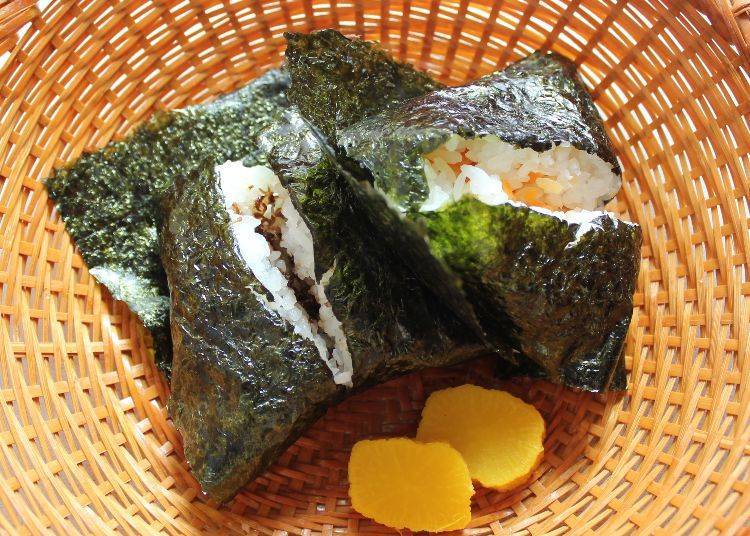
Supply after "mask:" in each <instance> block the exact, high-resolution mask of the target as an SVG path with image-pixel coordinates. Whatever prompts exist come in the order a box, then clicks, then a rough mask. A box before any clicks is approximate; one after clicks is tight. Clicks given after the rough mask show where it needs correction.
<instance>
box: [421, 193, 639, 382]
mask: <svg viewBox="0 0 750 536" xmlns="http://www.w3.org/2000/svg"><path fill="white" fill-rule="evenodd" d="M415 219H416V220H417V221H418V222H419V224H420V225H423V226H425V227H426V228H427V235H428V236H429V237H430V247H431V249H432V251H433V252H434V253H435V255H436V256H438V257H439V258H441V259H443V260H444V261H445V262H446V263H447V264H448V265H449V266H450V267H451V268H452V269H453V270H454V271H455V272H456V273H457V274H459V275H460V276H461V279H462V280H463V282H464V288H465V289H466V292H467V294H468V296H469V298H470V300H471V302H472V303H473V304H474V307H475V309H476V312H477V315H478V317H479V318H480V320H481V322H482V325H483V326H484V327H485V329H486V330H487V331H488V332H491V333H498V334H502V335H503V337H504V338H505V340H506V341H507V342H508V344H509V345H510V346H511V347H513V348H514V349H516V350H517V351H518V352H519V353H520V355H522V356H524V357H526V358H529V359H531V360H532V361H533V362H534V363H536V364H538V365H540V366H541V368H542V369H543V370H544V376H545V377H546V378H548V379H550V380H551V381H554V382H557V383H562V384H564V385H567V386H570V387H577V388H580V389H584V390H587V391H593V392H602V391H607V390H622V389H625V387H626V378H625V368H624V361H623V349H624V343H625V336H626V334H627V331H628V326H629V324H630V318H631V315H632V311H633V303H632V299H633V292H634V290H635V282H636V278H637V275H638V267H639V262H640V245H641V230H640V227H638V226H636V225H633V224H630V223H626V222H622V221H619V220H617V219H616V218H613V217H611V216H610V215H608V214H602V215H601V216H599V217H596V218H594V219H592V220H591V221H587V222H584V223H574V222H568V221H565V220H562V219H560V218H557V217H555V216H550V215H548V214H543V213H540V212H537V211H535V210H533V209H530V208H528V207H524V206H514V205H510V204H505V205H498V206H489V205H485V204H483V203H481V202H480V201H477V200H474V199H462V200H461V201H459V202H458V203H455V204H453V205H450V206H448V207H446V209H445V210H441V211H439V212H436V213H431V214H425V215H424V216H416V217H415Z"/></svg>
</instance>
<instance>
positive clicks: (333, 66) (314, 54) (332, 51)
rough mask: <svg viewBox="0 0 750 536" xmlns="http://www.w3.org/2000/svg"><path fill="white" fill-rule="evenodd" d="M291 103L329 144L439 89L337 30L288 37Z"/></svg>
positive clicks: (376, 49) (423, 76) (380, 51)
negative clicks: (346, 130) (372, 117)
mask: <svg viewBox="0 0 750 536" xmlns="http://www.w3.org/2000/svg"><path fill="white" fill-rule="evenodd" d="M284 36H285V37H286V40H287V49H286V66H287V69H289V74H290V77H291V79H292V84H291V86H290V88H289V100H290V101H292V102H294V103H295V104H296V105H297V106H298V107H299V109H300V112H301V113H302V115H303V116H305V117H307V118H308V119H309V120H310V121H312V123H313V124H314V125H315V126H316V127H317V128H318V129H320V131H321V132H322V133H323V134H324V135H325V136H326V137H328V139H329V140H335V138H336V136H337V134H339V133H340V132H341V131H342V129H344V128H346V127H347V126H349V125H351V124H352V123H354V122H356V121H358V120H360V119H363V118H365V117H367V116H368V115H371V114H374V113H377V112H380V111H382V110H383V109H384V108H388V107H389V106H391V105H393V104H396V103H398V102H400V101H402V100H404V99H408V98H410V97H415V96H418V95H423V94H425V93H426V92H428V91H432V90H434V89H437V88H439V87H442V85H441V84H440V83H438V82H436V81H435V80H433V79H432V78H430V76H428V75H427V74H425V73H422V72H419V71H416V70H415V69H414V68H413V67H412V66H410V65H408V64H405V63H400V62H397V61H395V60H394V59H392V58H391V57H390V56H389V55H388V54H387V53H386V52H385V51H384V50H383V49H381V48H380V46H379V45H378V44H377V43H372V42H368V41H362V40H361V39H356V38H355V39H348V38H346V37H344V36H343V35H342V34H340V33H339V32H337V31H335V30H321V31H318V32H312V33H309V34H299V33H286V34H284Z"/></svg>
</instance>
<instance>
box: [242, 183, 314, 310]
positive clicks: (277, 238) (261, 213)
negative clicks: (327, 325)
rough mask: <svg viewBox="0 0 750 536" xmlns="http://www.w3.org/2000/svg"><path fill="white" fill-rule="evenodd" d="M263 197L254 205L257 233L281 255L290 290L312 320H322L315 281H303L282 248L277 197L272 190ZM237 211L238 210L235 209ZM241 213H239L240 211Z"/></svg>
mask: <svg viewBox="0 0 750 536" xmlns="http://www.w3.org/2000/svg"><path fill="white" fill-rule="evenodd" d="M261 194H262V195H261V197H259V198H258V199H256V200H255V203H254V204H253V211H252V213H253V216H254V217H255V218H257V219H259V220H260V224H259V225H258V228H257V232H258V233H259V234H261V235H262V236H263V238H265V239H266V240H267V241H268V243H269V244H270V245H271V249H273V250H274V251H278V252H279V253H281V261H282V262H283V263H284V264H285V265H286V267H287V271H286V274H285V275H286V277H287V281H288V282H289V288H291V289H292V291H293V292H294V296H295V297H296V298H297V301H298V302H299V304H300V305H301V306H302V308H303V309H304V310H305V311H306V312H307V314H308V316H309V317H310V319H311V320H315V321H318V320H320V304H319V303H318V300H317V299H316V297H315V295H314V294H313V290H312V287H313V285H315V281H313V280H312V279H310V278H307V279H302V278H301V277H299V276H298V275H297V274H296V273H295V271H294V259H293V258H292V256H291V255H290V254H289V252H288V251H287V250H286V249H285V248H283V247H282V246H281V222H282V220H284V216H283V215H282V214H281V208H276V207H275V206H274V204H275V202H276V195H275V194H274V193H273V192H271V191H270V190H267V191H261ZM269 207H271V211H270V215H268V216H266V213H267V212H268V208H269ZM235 210H237V208H235ZM238 212H239V211H238Z"/></svg>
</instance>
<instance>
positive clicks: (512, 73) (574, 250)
mask: <svg viewBox="0 0 750 536" xmlns="http://www.w3.org/2000/svg"><path fill="white" fill-rule="evenodd" d="M311 54H313V53H311ZM307 63H308V64H315V61H314V58H313V59H309V60H307ZM327 63H330V61H328V62H327ZM296 76H299V77H300V79H303V80H307V81H308V85H307V88H306V91H307V92H309V93H312V94H314V93H316V92H322V93H326V92H329V91H331V90H330V88H331V84H330V83H326V84H322V85H316V84H318V82H317V80H316V78H315V77H309V78H306V77H304V76H302V75H301V74H299V73H295V72H292V73H291V78H292V83H291V84H292V87H294V85H295V77H296ZM290 100H291V101H292V103H293V104H297V102H295V95H294V93H293V92H290ZM378 106H381V110H382V111H381V112H379V113H377V114H374V115H373V114H370V116H369V117H367V118H365V119H362V120H361V121H359V122H353V121H347V120H346V119H345V120H343V121H342V124H346V123H349V124H350V126H349V127H348V128H347V129H345V130H344V131H341V132H340V133H339V136H338V143H339V144H340V145H339V149H341V148H342V147H343V148H344V149H345V151H346V153H347V155H348V157H351V158H353V159H354V160H355V161H356V165H354V164H352V162H351V160H350V159H349V158H348V157H343V155H341V154H339V158H340V159H341V160H342V163H343V164H344V165H345V166H346V167H347V169H349V170H351V171H352V172H353V174H354V175H356V176H357V177H358V178H359V179H361V180H360V181H352V182H353V184H354V186H355V190H357V192H358V195H359V196H360V197H363V198H368V199H369V201H367V202H366V203H365V204H366V206H367V207H368V209H369V216H368V221H369V223H370V224H371V225H372V229H373V232H377V233H379V234H381V236H383V237H384V240H386V241H388V242H389V244H390V245H391V247H392V248H393V249H394V250H395V251H399V252H400V254H401V255H402V256H404V257H405V258H409V256H410V255H412V254H413V251H416V250H418V249H419V247H423V245H424V244H425V241H424V240H423V239H420V240H416V241H415V240H413V239H412V237H413V236H420V235H421V236H423V237H426V238H428V241H429V246H428V247H429V248H430V249H431V251H432V253H433V254H434V260H433V261H429V260H425V259H426V257H425V255H423V254H420V255H419V256H418V258H415V259H411V260H412V264H413V265H414V266H419V267H420V271H421V272H422V273H423V274H429V276H430V278H431V279H432V280H433V281H441V282H442V284H441V286H440V289H441V293H440V297H441V299H443V298H444V297H445V296H449V297H454V296H457V295H459V294H461V295H465V296H466V297H467V298H465V299H464V300H463V301H461V300H452V301H451V300H448V301H447V303H450V304H451V305H452V306H453V308H454V309H455V310H457V311H460V310H465V307H469V308H471V312H470V313H469V314H462V315H461V316H462V317H463V318H470V317H471V318H477V317H478V318H479V321H480V323H481V329H482V331H483V333H484V336H485V339H486V340H488V341H489V342H490V343H491V344H492V345H493V346H494V347H496V348H498V349H500V350H502V349H504V348H507V346H510V347H511V348H513V352H501V353H502V354H503V355H505V356H506V357H507V356H509V355H513V356H515V357H516V358H517V359H516V361H517V364H518V367H517V368H511V370H510V372H511V373H512V372H519V371H520V372H523V373H534V374H536V375H539V374H543V375H544V376H545V377H548V378H549V379H551V380H552V381H556V382H560V383H564V384H566V385H570V386H573V387H580V388H582V389H586V390H590V391H606V390H609V389H613V390H617V389H622V388H624V387H625V375H624V367H623V363H622V350H623V339H624V336H625V333H626V331H627V327H628V324H629V322H630V316H631V311H632V293H633V289H634V285H635V280H636V276H637V273H638V258H639V246H640V242H641V235H640V229H639V228H637V227H636V226H633V225H630V224H626V223H623V222H615V220H612V219H610V218H608V217H604V218H600V219H599V220H597V222H596V223H597V225H596V226H593V227H592V228H591V229H590V230H589V232H587V233H585V234H584V235H583V237H582V238H581V239H580V240H578V241H576V240H575V236H576V234H577V233H578V232H579V231H583V229H580V227H579V226H578V225H576V224H568V223H565V222H562V221H561V220H560V219H558V218H555V217H552V216H548V215H543V214H541V213H538V212H535V211H533V210H529V209H526V208H523V207H514V206H511V205H507V206H501V207H488V206H485V205H482V204H481V203H478V202H472V201H465V202H461V203H458V204H456V205H454V206H451V207H449V208H448V209H446V210H445V211H442V212H440V213H437V214H429V215H424V214H420V213H419V212H418V211H417V210H413V209H415V208H417V207H418V206H419V205H420V204H421V202H422V201H423V200H424V199H425V198H426V195H427V187H426V183H425V179H424V174H423V170H422V164H421V160H420V157H421V155H422V154H424V153H425V152H429V151H432V150H434V149H435V148H437V147H438V146H439V145H440V144H441V143H443V142H444V141H445V140H446V139H447V138H448V137H449V136H450V135H451V134H452V133H458V134H461V135H462V136H465V137H472V136H480V135H487V134H494V135H497V136H499V137H500V138H502V139H503V140H505V141H507V142H510V143H513V144H515V145H517V146H520V147H529V148H532V149H534V150H537V151H541V150H546V149H549V148H550V147H551V146H552V144H557V143H562V142H566V143H570V144H572V145H574V146H575V147H578V148H580V149H582V150H585V151H587V152H590V153H595V154H597V155H599V156H600V157H601V158H603V159H604V160H605V161H607V162H609V163H610V164H612V166H613V169H614V170H615V171H616V172H619V167H618V165H617V160H616V157H615V154H614V151H613V149H612V145H611V142H610V140H609V138H608V137H607V135H606V132H605V131H604V128H603V125H602V123H601V119H600V118H599V115H598V113H597V111H596V109H595V108H594V105H593V103H592V101H591V97H590V96H589V95H588V93H587V92H586V89H585V87H584V86H583V84H582V83H581V82H580V81H579V80H578V78H577V76H576V74H575V68H574V66H573V65H572V64H571V63H570V62H569V61H568V60H566V59H565V58H562V57H561V56H558V55H555V54H550V55H541V54H533V55H532V56H530V57H529V58H527V59H525V60H522V61H520V62H518V63H516V64H513V65H511V66H509V67H508V68H507V69H505V70H504V71H500V72H497V73H494V74H492V75H489V76H487V77H485V78H482V79H481V80H479V81H477V82H474V83H471V84H468V85H466V86H462V87H456V88H446V89H441V90H436V91H433V92H430V93H427V94H425V95H423V96H421V97H414V98H411V99H408V100H405V101H403V102H401V103H400V104H394V103H393V101H392V100H390V99H383V100H381V101H379V100H378V98H377V93H376V92H374V93H373V100H372V102H370V104H369V106H368V110H369V111H370V112H372V111H373V110H376V109H377V108H378ZM304 111H305V109H304V108H303V112H304ZM306 115H307V118H308V119H309V120H311V121H312V122H313V123H315V121H316V118H317V117H325V114H324V110H322V109H321V110H319V111H318V112H317V113H306ZM359 117H361V115H360V116H359ZM357 166H361V167H357ZM371 182H372V183H374V187H373V185H372V184H370V183H371ZM376 190H379V191H380V192H384V193H386V194H387V196H386V197H387V198H388V201H389V203H391V205H399V206H400V207H401V208H402V209H406V210H407V213H406V215H405V216H406V217H405V218H402V217H399V216H398V214H397V210H392V208H391V207H388V206H387V205H386V202H385V201H384V200H383V199H380V200H378V199H377V198H378V197H380V196H379V194H378V193H377V191H376ZM409 209H412V210H409ZM420 241H421V244H422V246H420V244H419V243H418V242H420ZM412 246H413V247H412ZM446 266H447V267H449V268H448V269H446V268H445V267H446ZM429 267H432V270H430V268H429ZM436 274H437V275H436ZM451 274H454V275H457V276H459V277H460V280H459V281H460V282H458V283H456V282H455V279H452V278H451ZM459 285H460V286H459ZM503 368H504V369H505V370H506V372H508V367H507V366H503Z"/></svg>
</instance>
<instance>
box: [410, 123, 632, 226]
mask: <svg viewBox="0 0 750 536" xmlns="http://www.w3.org/2000/svg"><path fill="white" fill-rule="evenodd" d="M422 163H423V169H424V175H425V179H426V180H427V185H428V187H429V195H428V198H427V200H426V201H425V202H424V203H423V204H422V205H421V207H420V210H421V211H422V212H430V211H435V210H439V209H441V208H443V207H445V206H447V205H449V204H451V203H454V202H457V201H458V200H460V199H461V198H462V197H464V196H468V197H474V198H476V199H478V200H479V201H481V202H483V203H485V204H487V205H500V204H503V203H508V202H518V203H522V204H524V205H527V206H529V207H536V208H542V209H546V210H549V211H555V212H563V213H565V212H568V211H573V210H587V211H594V210H601V209H603V208H604V205H605V204H606V203H607V202H608V201H609V200H610V199H612V198H613V197H614V196H615V195H616V194H617V192H618V190H619V189H620V178H619V176H617V175H616V174H615V173H614V172H613V171H612V165H611V164H609V163H607V162H605V161H604V160H602V159H601V158H599V157H598V156H596V155H592V154H589V153H587V152H586V151H582V150H580V149H577V148H575V147H572V146H571V145H570V144H566V143H561V144H560V145H556V146H553V147H552V148H551V149H549V150H547V151H543V152H537V151H534V150H533V149H528V148H518V147H515V146H513V145H511V144H509V143H506V142H504V141H502V140H501V139H500V138H498V137H497V136H492V135H490V136H482V137H478V138H473V139H466V138H463V137H461V136H459V135H457V134H453V135H452V136H451V137H450V138H449V139H448V140H447V141H446V142H445V143H444V144H443V145H441V146H440V147H438V148H437V149H436V150H434V151H432V152H431V153H428V154H426V155H423V157H422Z"/></svg>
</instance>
